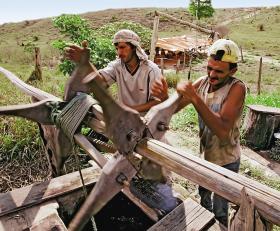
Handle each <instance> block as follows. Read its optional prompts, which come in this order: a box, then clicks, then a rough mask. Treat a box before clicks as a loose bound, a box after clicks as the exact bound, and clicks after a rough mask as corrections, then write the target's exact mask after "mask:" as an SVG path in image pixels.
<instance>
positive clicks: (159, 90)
mask: <svg viewBox="0 0 280 231" xmlns="http://www.w3.org/2000/svg"><path fill="white" fill-rule="evenodd" d="M151 95H152V96H154V97H156V98H158V99H160V100H161V101H162V102H163V101H165V100H166V99H168V85H167V82H166V80H165V79H164V78H163V77H162V78H161V80H160V81H159V80H157V81H156V82H154V83H153V85H152V88H151Z"/></svg>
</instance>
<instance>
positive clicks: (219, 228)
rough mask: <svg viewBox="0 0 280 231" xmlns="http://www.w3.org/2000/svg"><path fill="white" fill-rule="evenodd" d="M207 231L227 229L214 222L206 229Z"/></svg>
mask: <svg viewBox="0 0 280 231" xmlns="http://www.w3.org/2000/svg"><path fill="white" fill-rule="evenodd" d="M207 230H208V231H227V230H228V229H227V228H226V227H225V226H224V225H222V224H219V222H218V221H217V220H216V222H215V223H214V224H213V225H211V226H210V227H209V228H207Z"/></svg>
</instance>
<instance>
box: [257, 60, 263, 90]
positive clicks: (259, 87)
mask: <svg viewBox="0 0 280 231" xmlns="http://www.w3.org/2000/svg"><path fill="white" fill-rule="evenodd" d="M261 78H262V57H261V58H260V65H259V75H258V83H257V94H258V95H260V94H261Z"/></svg>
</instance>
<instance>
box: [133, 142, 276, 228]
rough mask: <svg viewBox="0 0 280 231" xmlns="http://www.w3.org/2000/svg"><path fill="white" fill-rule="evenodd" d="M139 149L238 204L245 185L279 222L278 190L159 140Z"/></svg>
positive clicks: (265, 213)
mask: <svg viewBox="0 0 280 231" xmlns="http://www.w3.org/2000/svg"><path fill="white" fill-rule="evenodd" d="M136 152H137V153H139V154H141V155H143V156H145V157H147V158H149V159H151V160H152V161H155V162H156V163H158V164H160V165H162V166H164V167H165V168H167V169H169V170H171V171H173V172H175V173H177V174H179V175H181V176H183V177H185V178H187V179H189V180H191V181H192V182H194V183H196V184H199V185H201V186H203V187H205V188H207V189H209V190H211V191H213V192H215V193H217V194H218V195H220V196H222V197H224V198H226V199H227V200H229V201H231V202H233V203H234V204H237V205H240V204H241V190H242V189H243V188H244V187H245V188H246V191H247V192H248V195H250V196H251V198H252V199H253V200H254V202H255V207H256V209H257V210H258V211H259V213H260V214H261V215H262V216H263V217H264V218H265V219H267V220H268V221H270V222H272V223H274V224H277V225H280V192H279V191H277V190H274V189H271V188H269V187H267V186H265V185H263V184H261V183H258V182H256V181H253V180H251V179H248V178H246V177H244V176H242V175H239V174H237V173H234V172H232V171H229V170H227V169H225V168H222V167H220V166H218V165H215V164H213V163H210V162H208V161H205V160H203V159H200V158H198V157H196V156H193V155H190V154H188V153H186V152H184V151H181V150H179V149H176V148H174V147H171V146H169V145H167V144H163V143H161V142H159V141H156V140H143V141H142V142H141V143H139V144H138V145H137V146H136Z"/></svg>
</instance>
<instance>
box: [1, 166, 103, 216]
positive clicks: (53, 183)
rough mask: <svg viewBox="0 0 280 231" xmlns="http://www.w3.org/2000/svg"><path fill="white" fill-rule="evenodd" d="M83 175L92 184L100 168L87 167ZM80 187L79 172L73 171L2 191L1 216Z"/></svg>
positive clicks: (87, 182) (98, 174)
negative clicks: (40, 181) (8, 190)
mask: <svg viewBox="0 0 280 231" xmlns="http://www.w3.org/2000/svg"><path fill="white" fill-rule="evenodd" d="M82 175H83V178H84V181H85V185H86V186H90V185H93V184H94V183H96V182H97V179H98V177H99V176H100V169H98V168H94V167H90V168H86V169H83V170H82ZM80 188H82V182H81V179H80V175H79V172H73V173H69V174H67V175H63V176H60V177H56V178H53V179H51V180H48V181H45V182H42V183H35V184H32V185H28V186H26V187H23V188H19V189H15V190H13V191H10V192H6V193H2V194H0V201H1V203H0V217H1V216H3V215H5V214H8V213H12V212H15V211H18V210H20V209H23V208H26V207H30V206H33V205H36V204H39V203H42V202H44V201H47V200H50V199H52V198H55V197H58V196H60V195H63V194H65V193H69V192H72V191H74V190H77V189H80Z"/></svg>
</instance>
